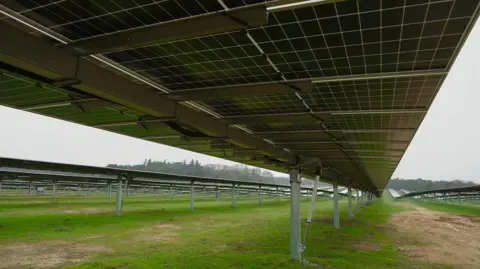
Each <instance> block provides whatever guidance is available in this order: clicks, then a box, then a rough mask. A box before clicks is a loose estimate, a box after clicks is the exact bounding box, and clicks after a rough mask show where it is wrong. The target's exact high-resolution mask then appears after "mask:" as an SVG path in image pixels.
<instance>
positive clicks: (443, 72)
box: [312, 69, 448, 83]
mask: <svg viewBox="0 0 480 269" xmlns="http://www.w3.org/2000/svg"><path fill="white" fill-rule="evenodd" d="M447 74H448V70H446V69H430V70H415V71H400V72H385V73H373V74H360V75H347V76H333V77H322V78H312V82H313V83H328V82H343V81H354V80H369V79H389V78H405V77H406V78H410V77H424V76H443V75H447Z"/></svg>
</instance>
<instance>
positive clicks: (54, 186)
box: [52, 180, 57, 199]
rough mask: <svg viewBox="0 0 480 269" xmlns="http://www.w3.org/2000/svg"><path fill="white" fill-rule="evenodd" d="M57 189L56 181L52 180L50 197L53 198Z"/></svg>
mask: <svg viewBox="0 0 480 269" xmlns="http://www.w3.org/2000/svg"><path fill="white" fill-rule="evenodd" d="M56 191H57V181H56V180H53V181H52V199H55V192H56Z"/></svg>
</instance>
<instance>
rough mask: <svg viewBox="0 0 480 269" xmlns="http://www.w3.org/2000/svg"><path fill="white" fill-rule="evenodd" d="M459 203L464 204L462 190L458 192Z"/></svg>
mask: <svg viewBox="0 0 480 269" xmlns="http://www.w3.org/2000/svg"><path fill="white" fill-rule="evenodd" d="M458 205H459V206H462V194H461V193H460V192H459V193H458Z"/></svg>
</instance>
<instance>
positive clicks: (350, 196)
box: [348, 184, 353, 219]
mask: <svg viewBox="0 0 480 269" xmlns="http://www.w3.org/2000/svg"><path fill="white" fill-rule="evenodd" d="M348 218H349V219H353V208H352V187H351V184H350V185H348Z"/></svg>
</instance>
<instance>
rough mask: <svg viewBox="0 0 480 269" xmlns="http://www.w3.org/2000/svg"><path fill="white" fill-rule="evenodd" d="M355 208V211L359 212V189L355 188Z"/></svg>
mask: <svg viewBox="0 0 480 269" xmlns="http://www.w3.org/2000/svg"><path fill="white" fill-rule="evenodd" d="M355 208H356V210H357V212H360V190H359V189H357V190H356V199H355Z"/></svg>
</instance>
